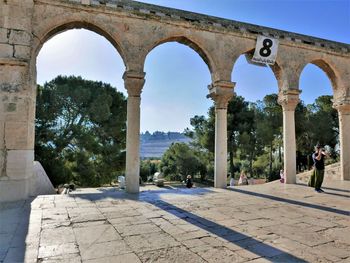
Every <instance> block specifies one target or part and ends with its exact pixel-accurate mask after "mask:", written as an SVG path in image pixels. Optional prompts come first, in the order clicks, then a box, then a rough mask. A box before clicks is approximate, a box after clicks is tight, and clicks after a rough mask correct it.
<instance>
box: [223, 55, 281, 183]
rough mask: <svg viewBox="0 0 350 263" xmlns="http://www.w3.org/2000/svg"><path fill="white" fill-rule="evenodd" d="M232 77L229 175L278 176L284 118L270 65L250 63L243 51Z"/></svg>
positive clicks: (261, 179) (259, 178)
mask: <svg viewBox="0 0 350 263" xmlns="http://www.w3.org/2000/svg"><path fill="white" fill-rule="evenodd" d="M232 80H233V81H234V82H235V83H236V86H235V92H236V96H235V97H234V98H233V100H232V101H231V102H230V104H229V108H228V155H229V167H230V169H229V172H230V175H231V178H232V177H234V178H235V179H236V180H237V179H238V178H240V177H241V176H240V175H242V177H243V178H244V175H245V176H247V177H248V178H250V183H255V184H257V183H263V182H264V181H266V179H267V180H269V181H272V180H276V179H279V178H280V170H281V169H282V167H283V164H282V162H283V156H282V151H283V149H282V146H283V140H282V139H283V136H282V125H283V121H282V119H283V118H282V109H281V106H280V105H279V104H278V83H277V80H276V77H275V75H274V73H273V71H272V70H271V68H270V67H268V66H265V65H259V64H255V63H252V62H251V60H250V58H249V56H248V55H246V54H243V55H241V56H240V57H239V58H238V59H237V61H236V62H235V65H234V68H233V72H232ZM236 183H239V184H240V183H242V182H241V180H239V181H238V182H237V181H236Z"/></svg>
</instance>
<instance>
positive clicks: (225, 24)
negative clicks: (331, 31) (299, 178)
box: [60, 0, 350, 54]
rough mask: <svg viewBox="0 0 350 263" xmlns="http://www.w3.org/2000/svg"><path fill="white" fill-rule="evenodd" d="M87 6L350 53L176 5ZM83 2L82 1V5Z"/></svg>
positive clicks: (108, 2)
mask: <svg viewBox="0 0 350 263" xmlns="http://www.w3.org/2000/svg"><path fill="white" fill-rule="evenodd" d="M60 1H61V2H69V3H74V4H80V5H81V3H82V0H60ZM90 5H91V6H96V7H99V6H101V7H102V6H104V7H107V8H112V9H118V10H122V11H124V12H130V13H132V14H133V15H137V16H142V17H145V16H146V17H147V18H152V17H154V18H157V20H159V19H160V18H161V19H170V20H182V21H186V22H189V23H191V24H193V25H195V26H196V25H201V26H202V27H203V26H204V27H208V28H210V27H214V28H217V29H219V30H223V29H226V30H228V31H231V32H238V33H241V34H242V33H248V34H252V35H265V36H270V37H274V38H277V39H284V40H287V41H290V42H294V43H296V44H304V45H309V46H315V47H318V48H322V49H328V50H331V51H333V52H338V53H346V54H350V44H346V43H340V42H336V41H331V40H327V39H321V38H317V37H312V36H307V35H302V34H298V33H293V32H288V31H284V30H279V29H274V28H269V27H264V26H259V25H254V24H249V23H243V22H239V21H234V20H229V19H224V18H219V17H214V16H209V15H203V14H199V13H194V12H189V11H184V10H180V9H174V8H168V7H162V6H157V5H152V4H146V3H141V2H137V1H130V0H91V1H90ZM85 6H86V5H85Z"/></svg>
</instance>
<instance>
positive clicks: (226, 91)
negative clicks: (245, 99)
mask: <svg viewBox="0 0 350 263" xmlns="http://www.w3.org/2000/svg"><path fill="white" fill-rule="evenodd" d="M235 85H236V83H235V82H231V81H215V82H214V83H212V84H211V85H208V89H209V94H208V95H207V98H211V99H212V100H213V101H214V103H215V108H216V109H227V105H228V102H229V101H230V99H231V98H232V97H233V96H234V95H235V94H234V91H233V89H234V87H235Z"/></svg>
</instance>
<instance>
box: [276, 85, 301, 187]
mask: <svg viewBox="0 0 350 263" xmlns="http://www.w3.org/2000/svg"><path fill="white" fill-rule="evenodd" d="M299 94H300V91H299V90H286V91H282V92H281V93H280V94H279V95H278V103H279V104H280V105H281V106H282V108H283V149H284V176H285V183H286V184H295V183H296V143H295V108H296V106H297V104H298V103H299Z"/></svg>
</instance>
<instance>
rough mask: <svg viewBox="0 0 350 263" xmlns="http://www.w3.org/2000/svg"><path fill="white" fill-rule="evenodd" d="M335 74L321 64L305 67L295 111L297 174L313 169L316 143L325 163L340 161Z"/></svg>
mask: <svg viewBox="0 0 350 263" xmlns="http://www.w3.org/2000/svg"><path fill="white" fill-rule="evenodd" d="M334 79H335V78H334V73H333V71H332V70H331V69H330V67H329V66H328V65H327V64H326V63H325V62H323V61H319V60H317V61H315V62H313V63H309V64H307V65H306V66H305V67H304V69H303V71H302V73H301V75H300V81H299V87H300V89H301V90H302V93H301V95H300V99H301V102H300V103H299V105H298V107H297V109H296V121H295V125H296V139H297V140H296V143H297V171H298V172H301V171H304V170H308V169H311V168H312V165H313V160H312V157H311V155H312V153H313V152H314V147H315V145H316V144H320V145H321V146H323V147H324V148H325V150H326V151H328V152H329V154H330V158H327V160H326V164H329V163H333V162H337V161H338V160H339V138H338V137H339V123H338V113H337V110H336V109H334V108H333V91H334V88H335V87H334V86H335V81H334Z"/></svg>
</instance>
